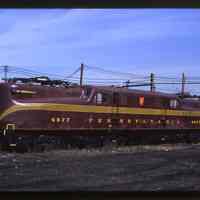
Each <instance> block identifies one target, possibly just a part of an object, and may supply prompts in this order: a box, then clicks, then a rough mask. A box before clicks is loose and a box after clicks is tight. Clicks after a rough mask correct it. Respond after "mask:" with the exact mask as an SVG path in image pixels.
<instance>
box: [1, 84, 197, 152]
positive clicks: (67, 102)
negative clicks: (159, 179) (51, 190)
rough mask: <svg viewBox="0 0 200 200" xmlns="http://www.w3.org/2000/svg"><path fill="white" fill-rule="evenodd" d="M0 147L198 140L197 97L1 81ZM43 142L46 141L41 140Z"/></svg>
mask: <svg viewBox="0 0 200 200" xmlns="http://www.w3.org/2000/svg"><path fill="white" fill-rule="evenodd" d="M0 94H1V98H0V130H1V137H0V143H1V146H3V147H5V146H7V147H9V146H12V147H13V148H16V147H17V146H20V145H24V146H26V147H27V148H30V147H31V148H32V147H34V146H35V145H37V144H40V143H52V141H54V143H56V144H57V145H63V146H64V147H69V146H73V145H74V146H79V147H80V146H85V145H88V144H91V145H97V146H98V145H99V146H103V145H104V144H107V143H109V142H114V143H116V144H136V143H137V144H138V143H143V142H147V143H148V142H155V141H156V142H158V141H159V142H160V141H163V142H164V141H165V142H166V141H168V142H169V141H171V142H173V141H198V139H199V136H198V133H199V128H200V101H199V100H196V99H191V98H190V99H189V98H180V97H179V96H178V95H175V94H166V93H161V92H150V91H142V90H133V89H128V88H122V87H121V88H120V87H114V86H83V87H78V86H77V87H74V88H73V87H69V88H51V87H46V86H27V85H21V86H20V85H15V86H14V87H13V85H9V84H6V83H1V84H0ZM44 141H45V142H44Z"/></svg>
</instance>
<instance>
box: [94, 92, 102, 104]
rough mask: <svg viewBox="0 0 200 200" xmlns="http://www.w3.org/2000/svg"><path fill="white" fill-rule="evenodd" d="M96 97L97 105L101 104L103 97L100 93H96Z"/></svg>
mask: <svg viewBox="0 0 200 200" xmlns="http://www.w3.org/2000/svg"><path fill="white" fill-rule="evenodd" d="M96 96H97V97H96V100H97V104H102V102H103V101H102V100H103V95H102V93H97V95H96Z"/></svg>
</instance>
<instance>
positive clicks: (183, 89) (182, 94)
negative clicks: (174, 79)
mask: <svg viewBox="0 0 200 200" xmlns="http://www.w3.org/2000/svg"><path fill="white" fill-rule="evenodd" d="M185 82H186V78H185V74H184V73H182V85H181V86H182V87H181V96H182V97H184V94H185Z"/></svg>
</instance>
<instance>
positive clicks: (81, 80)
mask: <svg viewBox="0 0 200 200" xmlns="http://www.w3.org/2000/svg"><path fill="white" fill-rule="evenodd" d="M83 70H84V65H83V63H81V73H80V87H82V86H83Z"/></svg>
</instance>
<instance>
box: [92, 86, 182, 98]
mask: <svg viewBox="0 0 200 200" xmlns="http://www.w3.org/2000/svg"><path fill="white" fill-rule="evenodd" d="M92 87H93V88H95V89H97V90H100V91H102V92H103V91H104V92H113V90H114V91H115V92H119V93H126V94H127V93H129V94H142V95H149V96H160V97H168V98H178V96H177V95H176V94H169V93H164V92H151V91H145V90H136V89H129V88H124V87H114V86H92Z"/></svg>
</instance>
